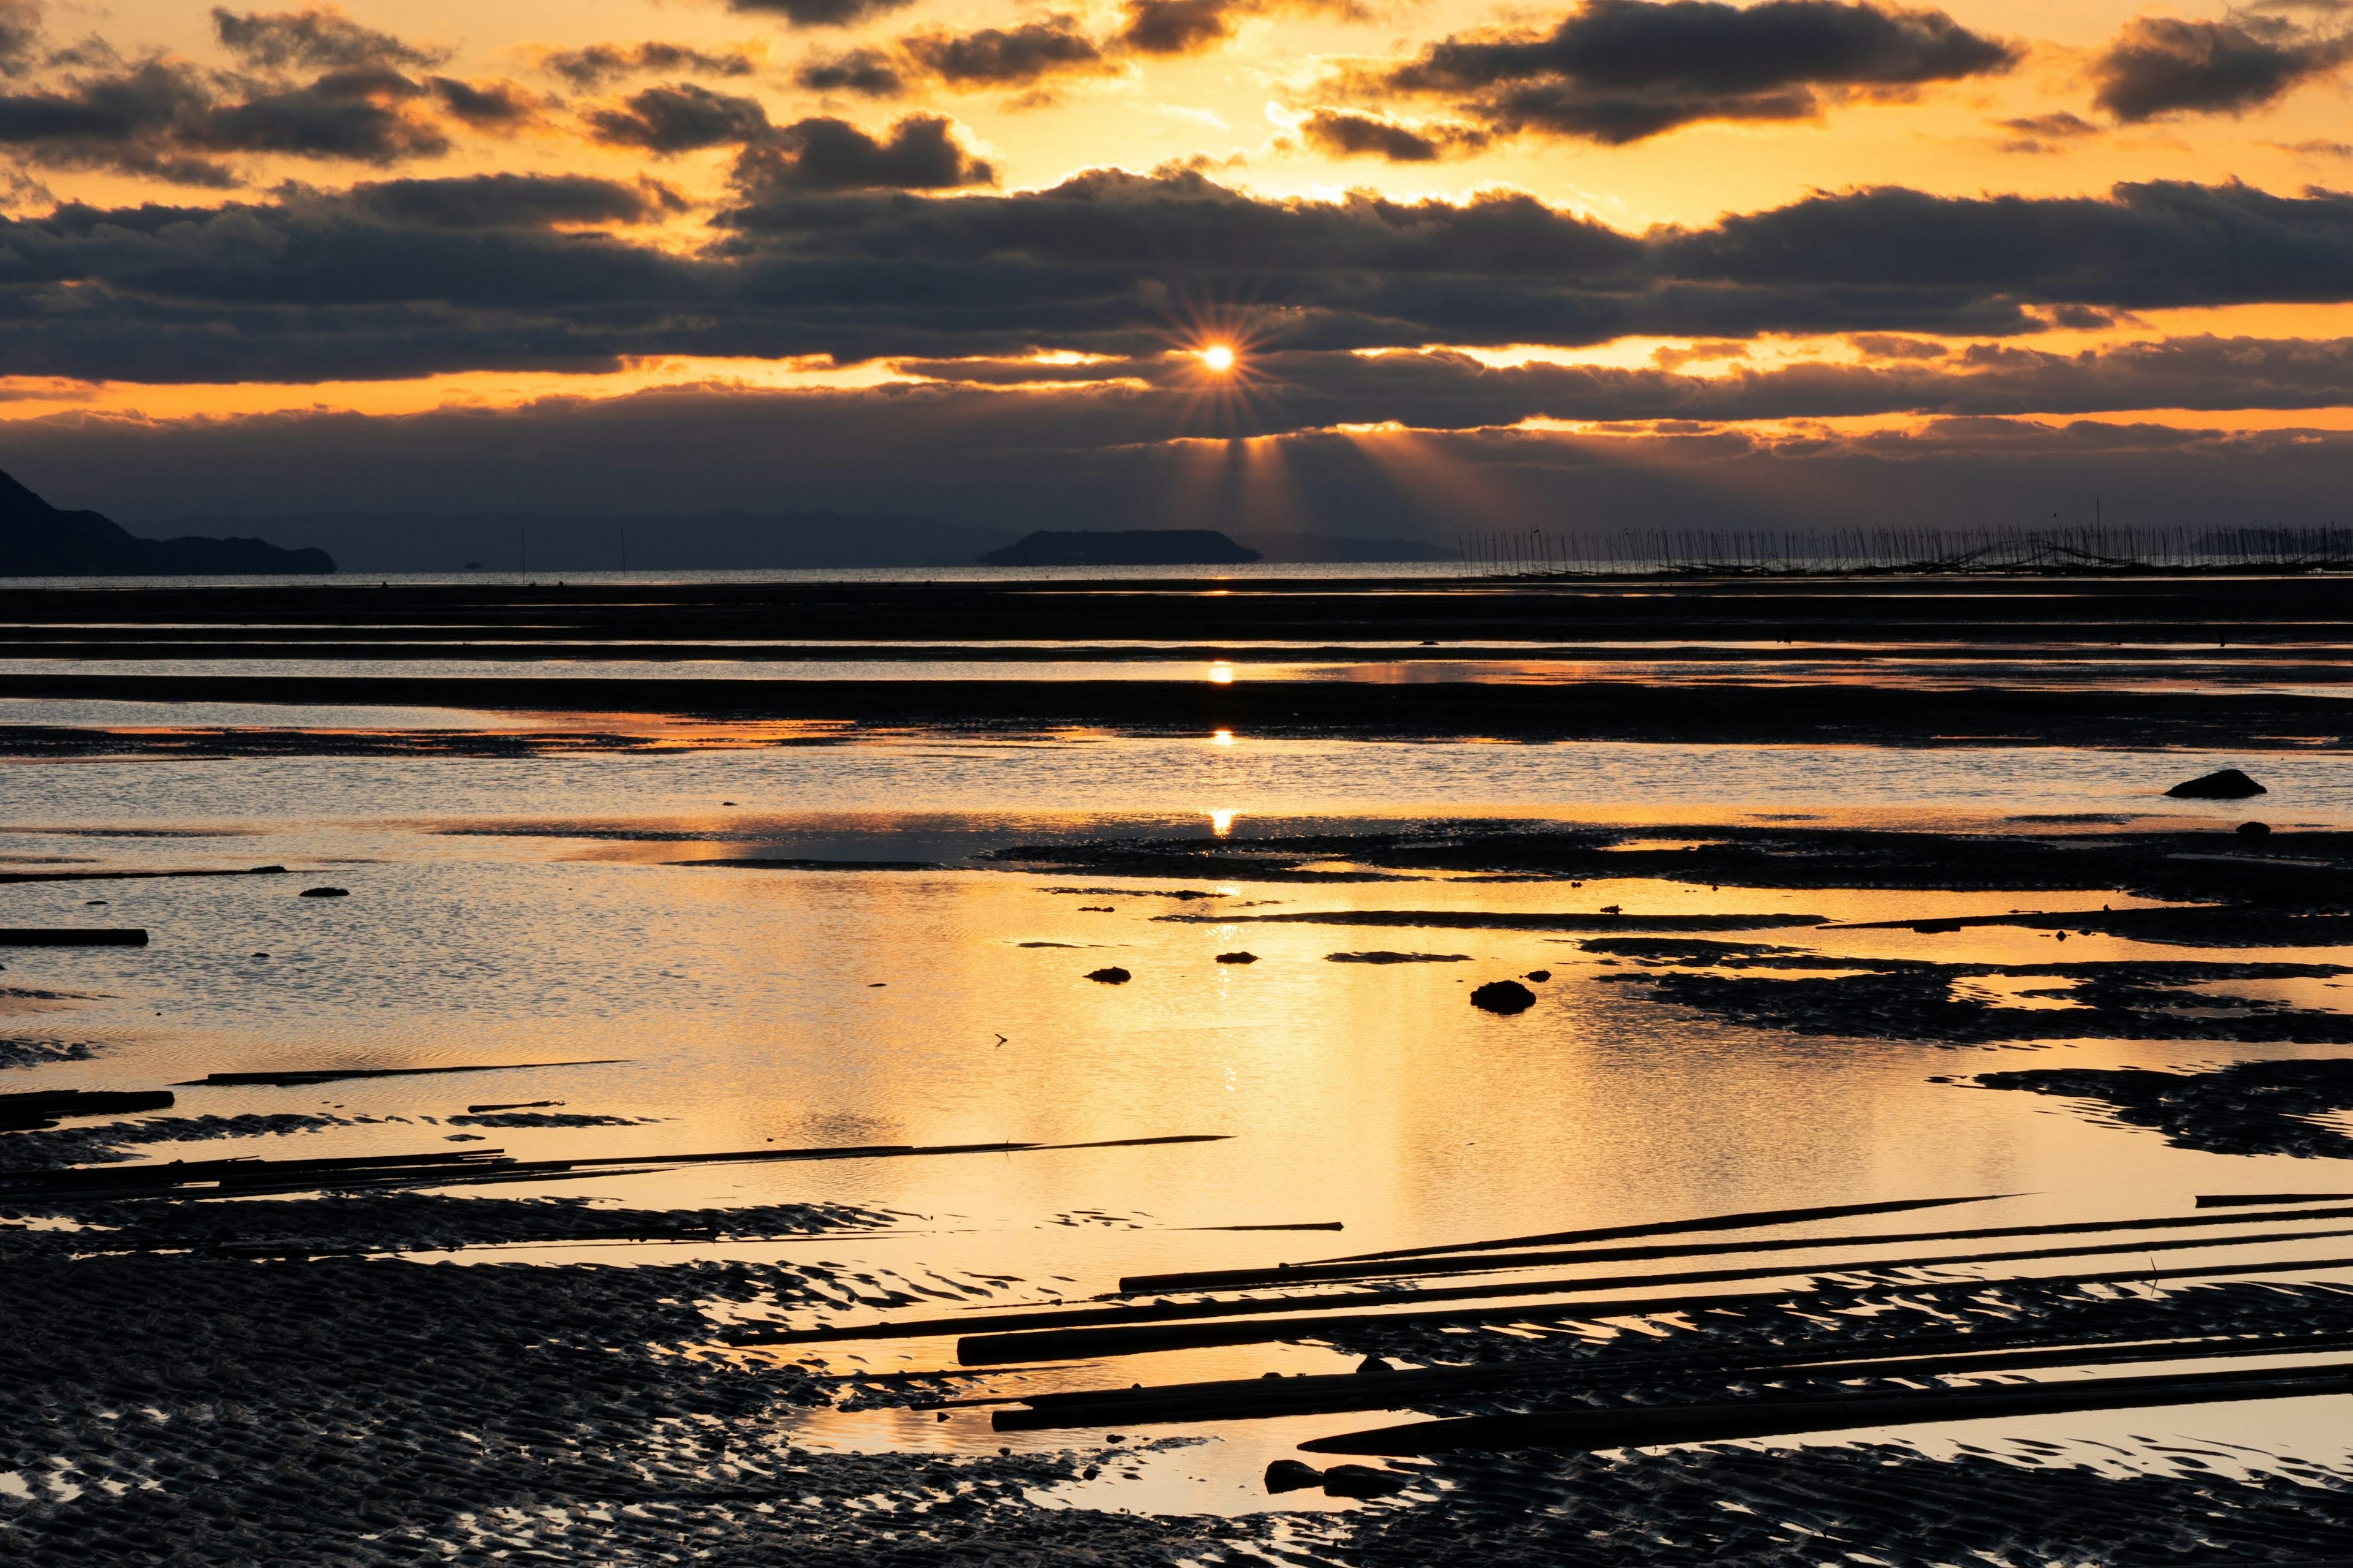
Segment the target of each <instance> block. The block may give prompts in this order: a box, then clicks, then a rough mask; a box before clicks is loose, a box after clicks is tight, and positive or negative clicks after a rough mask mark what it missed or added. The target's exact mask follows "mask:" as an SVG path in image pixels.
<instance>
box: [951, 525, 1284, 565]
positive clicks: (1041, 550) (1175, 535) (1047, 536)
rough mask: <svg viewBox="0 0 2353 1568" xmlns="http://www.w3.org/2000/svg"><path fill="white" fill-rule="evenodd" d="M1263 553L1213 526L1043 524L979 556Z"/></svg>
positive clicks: (1075, 559) (1095, 558)
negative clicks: (1070, 527)
mask: <svg viewBox="0 0 2353 1568" xmlns="http://www.w3.org/2000/svg"><path fill="white" fill-rule="evenodd" d="M1259 558H1260V557H1259V552H1257V551H1255V550H1250V549H1247V548H1245V547H1244V546H1242V545H1240V544H1236V543H1235V542H1233V541H1232V540H1230V539H1229V538H1227V537H1226V536H1225V535H1224V534H1222V533H1220V532H1219V531H1217V530H1216V529H1214V528H1131V529H1124V530H1121V531H1116V532H1102V533H1096V532H1090V531H1084V530H1080V531H1070V532H1060V531H1055V530H1052V529H1040V530H1039V531H1037V532H1035V533H1032V534H1030V535H1029V536H1028V537H1026V538H1024V539H1019V540H1017V541H1015V542H1013V543H1011V544H1008V545H1007V546H1005V547H1004V548H1003V549H1001V550H992V551H990V552H988V553H987V554H986V555H983V556H982V557H981V558H980V560H981V563H982V564H983V565H985V566H1240V565H1243V564H1246V563H1249V562H1252V561H1256V560H1258V559H1259Z"/></svg>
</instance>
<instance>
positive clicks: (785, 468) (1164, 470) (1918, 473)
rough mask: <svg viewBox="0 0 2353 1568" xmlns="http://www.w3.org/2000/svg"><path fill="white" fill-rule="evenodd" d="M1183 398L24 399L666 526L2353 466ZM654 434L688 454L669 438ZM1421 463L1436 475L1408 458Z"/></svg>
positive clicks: (2293, 499) (1329, 517)
mask: <svg viewBox="0 0 2353 1568" xmlns="http://www.w3.org/2000/svg"><path fill="white" fill-rule="evenodd" d="M1164 401H1166V399H1165V396H1164V395H1162V394H1159V393H1155V392H1145V393H1127V394H1113V395H1105V394H1103V393H1101V392H1099V391H1093V390H1085V391H1077V390H1073V391H1038V392H1031V393H1028V394H1024V395H1010V396H1009V395H1005V394H1003V393H999V392H991V391H986V390H981V389H977V388H965V387H954V386H939V387H912V388H896V389H891V390H887V391H885V390H873V391H850V392H766V391H748V390H724V389H719V388H689V389H682V390H678V391H670V392H659V393H648V394H642V395H636V396H630V397H622V398H615V399H610V400H607V401H601V402H595V401H588V400H582V399H571V398H560V399H547V400H544V401H542V402H538V403H534V404H532V405H527V406H524V407H521V408H516V409H512V410H505V411H487V410H480V409H447V410H439V411H435V412H432V413H427V414H419V415H412V416H396V417H369V416H361V415H354V414H337V413H301V414H285V415H264V416H232V417H225V418H210V419H201V420H194V419H192V420H185V421H174V420H153V419H144V418H136V417H127V416H126V417H118V416H104V415H92V414H74V415H67V416H57V417H53V418H47V419H37V420H28V421H24V422H21V423H15V424H6V425H0V468H6V469H7V470H8V471H10V472H12V473H16V474H17V475H19V476H20V477H21V478H23V479H24V480H25V481H26V482H27V483H29V484H31V485H32V486H33V487H34V488H36V489H39V490H41V491H42V492H44V493H46V494H48V495H51V496H53V497H56V498H58V500H68V499H70V500H72V501H74V502H75V503H76V504H82V505H92V506H97V507H100V508H101V509H103V510H106V511H108V512H110V513H111V514H113V515H115V516H117V517H120V518H121V519H122V520H123V521H127V522H131V523H132V524H133V525H135V526H141V527H142V528H143V527H149V526H151V525H153V524H156V523H160V522H162V521H164V520H169V519H183V518H189V517H192V516H210V517H214V518H222V517H232V516H233V517H240V518H245V519H250V520H253V521H254V522H255V524H256V526H255V527H254V528H253V529H251V530H250V531H259V532H262V533H264V534H265V536H274V534H273V530H272V528H271V527H270V525H269V522H268V520H269V519H271V518H273V517H285V516H287V515H288V514H290V513H297V512H309V513H318V512H352V511H358V510H367V511H372V512H378V513H395V514H397V513H402V512H425V513H446V512H447V511H448V510H450V506H451V502H450V499H449V498H450V497H451V496H452V495H453V494H455V495H460V496H463V497H464V498H465V505H466V507H467V509H468V510H478V511H491V510H511V511H516V512H522V513H528V514H542V515H544V514H548V513H558V514H570V515H583V514H585V515H602V516H614V515H621V516H629V515H631V514H636V515H637V516H639V517H644V518H646V520H647V521H646V526H647V527H648V528H649V530H650V529H653V528H657V527H659V523H658V522H656V521H654V520H655V519H656V518H659V516H661V515H664V514H670V515H675V514H678V513H681V512H707V511H711V510H718V509H721V508H738V509H744V510H754V511H758V512H774V511H776V510H783V509H784V508H786V507H787V506H788V507H790V508H792V509H796V510H798V509H809V510H842V511H852V512H856V511H872V510H889V511H894V512H902V513H908V514H913V515H922V516H929V517H933V518H936V519H939V520H940V521H946V522H954V523H965V524H991V525H997V526H1002V527H1008V528H1010V529H1013V530H1015V531H1027V530H1029V529H1031V528H1053V527H1085V528H1134V527H1176V526H1183V525H1185V524H1186V523H1187V522H1189V521H1193V520H1195V519H1197V518H1198V515H1200V513H1201V511H1202V510H1203V509H1204V508H1208V509H1213V510H1215V511H1216V512H1217V515H1219V516H1220V517H1222V518H1226V519H1229V525H1230V526H1234V527H1237V528H1250V527H1265V526H1270V525H1273V526H1286V527H1291V528H1297V529H1302V530H1304V531H1319V532H1328V533H1354V534H1358V535H1367V534H1370V535H1381V534H1410V535H1418V536H1420V537H1426V538H1436V539H1445V538H1447V537H1449V536H1450V535H1451V534H1452V533H1453V532H1455V531H1460V530H1463V529H1468V528H1472V527H1502V526H1507V525H1510V524H1512V523H1514V522H1516V523H1517V524H1518V525H1519V526H1522V527H1529V526H1535V525H1537V524H1539V523H1540V524H1542V525H1543V526H1546V527H1547V528H1549V529H1552V530H1554V531H1556V532H1557V531H1580V530H1591V531H1596V532H1608V531H1615V530H1617V529H1619V528H1621V527H1639V528H1642V529H1645V530H1648V529H1653V528H1677V527H1685V526H1702V527H1714V528H1722V527H1727V526H1734V527H1736V526H1750V525H1754V526H1768V527H1782V526H1786V527H1794V528H1799V529H1808V530H1811V529H1818V528H1820V527H1823V526H1825V525H1833V526H1834V525H1843V524H1850V523H1853V522H1857V521H1866V520H1870V519H1874V518H1883V517H1885V516H1886V515H1888V514H1889V513H1890V512H1891V511H1897V512H1900V513H1902V514H1903V515H1904V516H1905V518H1906V519H1907V521H1909V522H1911V523H1913V524H1914V525H1916V526H1920V527H1953V528H1969V529H1977V528H1982V527H1985V526H1988V525H1989V524H1990V525H1999V524H2000V523H2003V522H2006V521H2016V522H2019V523H2032V522H2037V521H2043V520H2044V519H2046V518H2047V516H2048V514H2049V512H2050V511H2051V510H2052V507H2053V506H2054V505H2057V504H2060V501H2059V500H2056V499H2054V498H2064V499H2065V501H2066V502H2067V504H2069V505H2070V507H2071V510H2072V509H2073V507H2075V506H2078V505H2080V507H2081V508H2082V510H2084V512H2085V513H2086V514H2088V512H2089V510H2090V498H2091V497H2093V496H2094V495H2098V496H2101V497H2102V498H2103V499H2104V501H2105V510H2106V515H2107V517H2108V518H2109V519H2110V520H2111V521H2119V520H2121V521H2129V522H2132V523H2136V524H2174V523H2183V524H2193V525H2206V524H2237V523H2243V522H2244V521H2246V520H2248V519H2249V518H2251V517H2259V518H2263V519H2264V520H2265V521H2276V522H2280V523H2284V524H2307V523H2320V522H2325V521H2328V520H2329V519H2330V518H2332V517H2336V518H2340V519H2341V517H2342V515H2343V513H2342V510H2341V509H2342V505H2343V497H2344V494H2345V491H2346V488H2347V484H2348V479H2353V437H2348V436H2345V435H2342V434H2329V433H2326V432H2316V431H2282V432H2276V433H2268V432H2267V433H2258V434H2252V435H2231V434H2224V433H2221V432H2217V431H2213V430H2197V429H2177V428H2168V427H2165V426H2152V425H2141V424H2136V423H2133V422H2130V421H2128V420H2105V421H2101V420H2078V421H2068V420H2063V419H2053V420H2024V419H2008V418H1998V417H1988V416H1957V417H1948V418H1943V419H1938V420H1935V421H1933V422H1930V423H1927V424H1926V425H1925V426H1921V427H1919V428H1916V429H1899V430H1886V431H1875V432H1872V433H1868V434H1855V435H1841V434H1836V433H1833V432H1831V431H1829V430H1816V431H1811V432H1807V433H1801V434H1799V435H1797V436H1794V437H1769V436H1766V435H1762V434H1759V433H1756V432H1753V431H1749V430H1743V429H1738V428H1725V427H1724V426H1715V425H1710V424H1707V423H1705V422H1704V421H1702V422H1660V423H1650V424H1642V425H1637V426H1627V427H1622V428H1621V429H1620V430H1618V431H1616V432H1614V433H1613V432H1610V431H1603V432H1599V433H1588V434H1565V433H1561V432H1556V431H1544V430H1525V429H1508V428H1497V427H1481V428H1470V429H1461V430H1452V431H1448V430H1433V431H1430V432H1429V433H1426V434H1421V435H1418V436H1415V437H1412V438H1411V439H1410V443H1409V445H1401V446H1396V447H1390V446H1387V445H1386V438H1385V437H1380V436H1378V435H1344V434H1339V433H1323V432H1310V433H1302V434H1298V435H1293V436H1287V437H1280V438H1279V439H1278V440H1277V441H1276V442H1273V443H1270V444H1268V445H1267V446H1266V447H1261V448H1260V450H1261V451H1262V452H1263V453H1264V455H1265V456H1266V458H1268V459H1269V462H1270V464H1271V466H1272V468H1274V469H1276V470H1278V471H1280V472H1281V473H1282V474H1283V475H1284V476H1285V481H1286V482H1283V483H1281V484H1275V485H1267V484H1263V483H1260V482H1254V477H1255V476H1261V475H1263V474H1265V473H1266V472H1268V471H1269V468H1266V467H1262V466H1261V465H1259V464H1256V463H1253V464H1251V465H1249V466H1247V467H1239V466H1236V465H1233V464H1232V463H1231V462H1230V460H1229V454H1228V452H1227V451H1226V449H1225V447H1224V446H1223V444H1222V443H1214V442H1207V443H1194V444H1189V445H1186V446H1177V447H1172V446H1169V445H1166V444H1165V443H1161V442H1157V441H1145V440H1139V439H1138V438H1137V437H1136V434H1135V431H1136V426H1137V421H1138V417H1139V415H1142V416H1145V417H1146V418H1148V417H1149V416H1150V414H1151V411H1152V410H1153V409H1154V408H1155V406H1157V405H1161V404H1162V403H1163V402H1164ZM649 451H650V452H659V453H661V454H662V455H663V458H664V461H662V462H660V463H659V464H649V463H647V462H646V461H645V459H644V454H646V453H647V452H649ZM1389 453H1395V454H1396V456H1395V457H1391V456H1388V454H1389ZM1401 472H1404V473H1408V474H1411V475H1419V476H1421V481H1420V482H1413V481H1410V480H1409V482H1405V483H1400V482H1398V476H1399V475H1400V473H1401ZM681 476H686V477H687V478H686V479H684V480H682V479H681ZM1431 481H1434V482H1431ZM780 497H786V498H789V500H779V499H778V498H780ZM356 498H364V499H356ZM290 526H292V527H294V528H298V529H301V530H303V531H302V532H301V533H300V534H299V535H290V536H289V537H287V538H285V539H284V540H282V541H281V542H288V543H298V544H310V543H322V542H323V543H328V544H330V545H331V547H332V546H334V545H336V544H337V543H338V542H340V541H339V537H338V536H336V535H332V534H330V533H327V532H324V531H322V527H323V525H322V524H320V523H318V522H315V521H310V522H299V523H292V524H290ZM156 531H170V530H168V529H159V530H156ZM239 531H248V530H246V529H240V530H239ZM631 537H632V543H633V545H634V544H635V543H636V542H637V540H638V531H637V525H636V524H635V523H634V522H633V524H632V528H631ZM649 537H650V535H649ZM463 558H464V557H463V556H462V554H461V555H459V557H458V559H460V560H462V559H463ZM451 564H454V562H453V563H451Z"/></svg>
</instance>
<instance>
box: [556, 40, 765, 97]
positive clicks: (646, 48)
mask: <svg viewBox="0 0 2353 1568" xmlns="http://www.w3.org/2000/svg"><path fill="white" fill-rule="evenodd" d="M539 64H540V68H542V69H543V70H545V71H547V72H549V73H550V74H552V75H554V76H559V77H562V78H563V79H565V81H567V82H570V83H571V84H572V85H573V86H574V87H575V88H578V89H581V90H582V91H584V92H585V91H587V90H589V89H594V88H599V87H604V86H606V85H607V84H608V83H611V82H616V81H620V80H622V79H625V78H628V77H632V76H714V77H747V76H752V75H755V74H756V73H757V72H758V71H759V68H760V66H759V62H758V61H757V60H755V59H754V58H752V57H751V55H749V54H748V53H744V52H732V53H725V54H722V53H718V52H715V51H712V50H709V49H698V48H694V47H691V46H689V45H686V44H665V43H660V42H649V43H643V44H591V45H589V46H588V47H586V48H578V49H556V50H554V51H551V52H550V53H548V54H547V55H544V56H543V57H542V58H541V59H540V62H539Z"/></svg>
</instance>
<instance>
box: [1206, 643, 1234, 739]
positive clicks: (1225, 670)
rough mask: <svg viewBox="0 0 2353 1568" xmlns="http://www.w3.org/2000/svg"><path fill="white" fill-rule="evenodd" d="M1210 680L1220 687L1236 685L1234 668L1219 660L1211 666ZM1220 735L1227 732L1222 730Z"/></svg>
mask: <svg viewBox="0 0 2353 1568" xmlns="http://www.w3.org/2000/svg"><path fill="white" fill-rule="evenodd" d="M1209 679H1211V680H1213V681H1215V682H1216V683H1217V684H1218V685H1219V686H1231V685H1232V684H1233V683H1234V667H1233V666H1232V665H1230V664H1228V663H1226V662H1225V661H1224V660H1223V659H1219V661H1218V662H1217V663H1215V664H1213V665H1211V666H1209ZM1218 733H1219V734H1221V735H1222V734H1224V733H1225V731H1222V730H1220V731H1218Z"/></svg>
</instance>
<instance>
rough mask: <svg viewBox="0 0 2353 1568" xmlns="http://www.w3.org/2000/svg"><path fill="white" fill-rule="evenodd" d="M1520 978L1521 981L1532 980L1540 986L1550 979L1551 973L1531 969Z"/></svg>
mask: <svg viewBox="0 0 2353 1568" xmlns="http://www.w3.org/2000/svg"><path fill="white" fill-rule="evenodd" d="M1520 978H1521V979H1523V980H1533V981H1535V983H1536V984H1539V985H1541V984H1544V983H1545V982H1546V981H1547V980H1550V979H1551V978H1552V971H1551V970H1549V969H1531V970H1529V971H1528V972H1527V973H1525V974H1524V975H1522V976H1521V977H1520Z"/></svg>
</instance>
